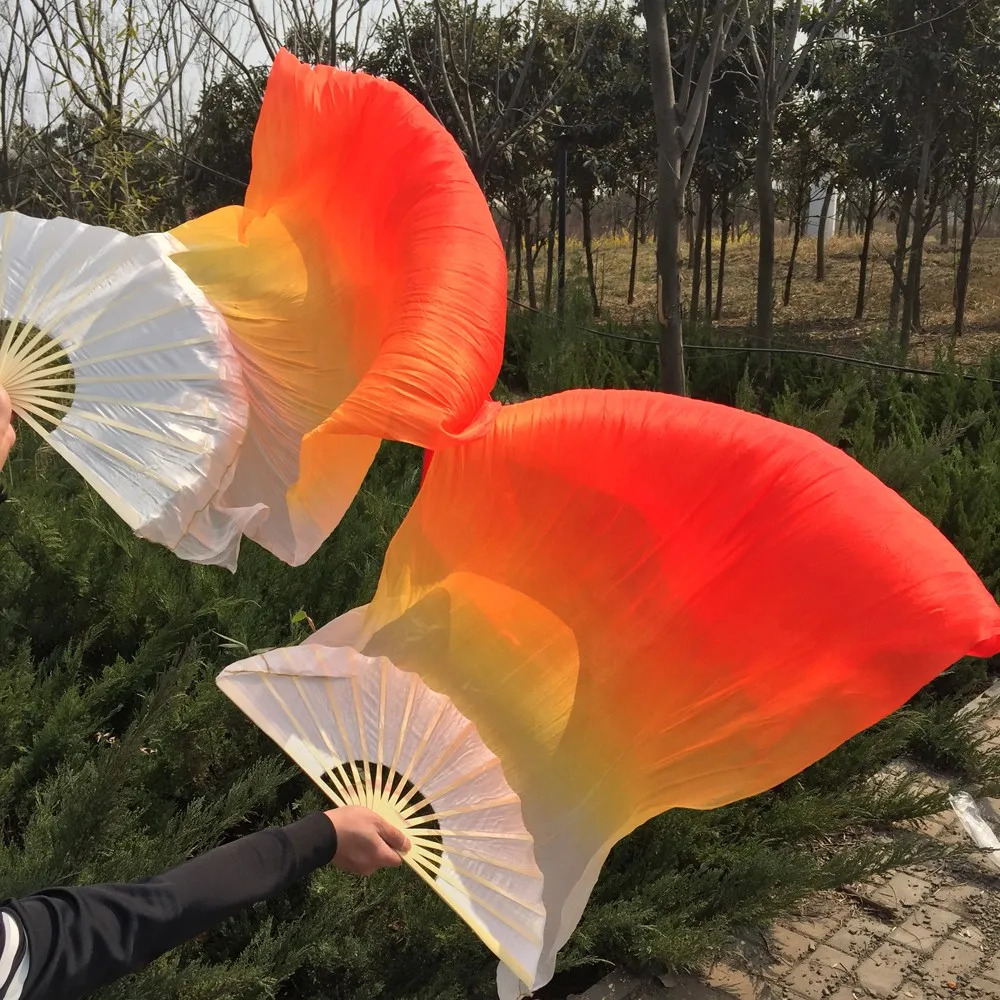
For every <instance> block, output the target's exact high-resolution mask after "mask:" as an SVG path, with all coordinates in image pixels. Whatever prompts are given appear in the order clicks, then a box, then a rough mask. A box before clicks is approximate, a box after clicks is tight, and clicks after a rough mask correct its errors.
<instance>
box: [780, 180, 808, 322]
mask: <svg viewBox="0 0 1000 1000" xmlns="http://www.w3.org/2000/svg"><path fill="white" fill-rule="evenodd" d="M810 193H811V192H810V190H809V187H808V185H806V186H804V187H803V188H802V193H801V194H800V195H799V203H798V204H797V205H796V206H795V218H794V219H793V221H792V227H793V228H792V252H791V254H790V255H789V257H788V271H787V272H786V274H785V292H784V294H783V295H782V297H781V303H782V305H784V306H787V305H788V303H789V301H790V300H791V298H792V279H793V278H794V277H795V258H796V257H797V256H798V253H799V240H800V239H801V238H802V216H803V215H805V213H806V210H807V208H806V206H808V205H809V195H810Z"/></svg>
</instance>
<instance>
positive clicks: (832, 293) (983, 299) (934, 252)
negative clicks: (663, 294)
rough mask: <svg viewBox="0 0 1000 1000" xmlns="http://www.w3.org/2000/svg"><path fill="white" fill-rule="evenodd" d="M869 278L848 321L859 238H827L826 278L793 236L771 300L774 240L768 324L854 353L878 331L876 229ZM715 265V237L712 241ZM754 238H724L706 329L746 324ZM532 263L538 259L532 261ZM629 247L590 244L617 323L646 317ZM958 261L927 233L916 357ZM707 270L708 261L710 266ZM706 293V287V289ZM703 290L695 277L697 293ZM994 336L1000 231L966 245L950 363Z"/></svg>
mask: <svg viewBox="0 0 1000 1000" xmlns="http://www.w3.org/2000/svg"><path fill="white" fill-rule="evenodd" d="M872 244H873V245H872V254H871V261H870V276H869V281H868V293H867V302H866V308H865V316H864V319H863V320H861V321H860V322H859V321H856V320H855V319H854V308H855V302H856V297H857V284H858V273H859V266H860V264H859V259H860V253H861V239H860V238H859V237H858V238H855V237H851V238H832V239H830V240H828V241H827V249H826V278H825V280H824V281H822V282H819V281H816V280H815V274H816V241H815V240H814V239H803V240H802V241H801V242H800V245H799V251H798V255H797V259H796V267H795V276H794V279H793V282H792V292H791V297H790V300H789V304H788V305H787V306H784V305H782V304H781V298H782V293H783V289H784V281H785V275H786V272H787V268H788V260H789V255H790V252H791V245H792V241H791V239H789V238H781V239H779V240H778V245H777V265H776V268H775V289H776V293H775V294H776V299H777V301H776V306H775V330H776V334H777V335H778V336H781V335H782V334H783V333H785V334H790V335H794V336H796V337H802V336H808V337H810V338H815V339H816V340H817V341H818V342H821V343H822V344H823V345H824V346H825V347H828V348H829V347H833V348H836V349H840V350H851V349H852V348H853V349H854V350H857V348H858V347H860V346H861V344H862V343H863V342H864V341H865V340H866V339H867V338H870V337H871V336H872V335H873V334H874V333H875V332H877V331H880V330H883V329H884V328H885V325H886V320H887V317H888V311H889V295H890V291H891V270H890V267H889V263H888V259H889V256H890V255H891V253H892V250H893V246H894V239H893V237H892V236H891V235H890V234H888V233H876V234H875V237H874V239H873V241H872ZM713 249H714V251H715V253H714V258H713V259H714V262H715V268H717V267H718V240H717V234H716V243H715V245H714V248H713ZM757 249H758V245H757V240H756V238H755V237H754V236H752V235H751V236H744V237H743V238H742V239H740V240H739V241H736V242H732V241H731V242H730V244H729V247H728V249H727V252H726V276H725V286H724V299H723V303H724V304H723V311H722V318H721V320H720V322H718V323H716V324H715V327H716V328H717V329H718V330H719V331H720V332H722V333H723V336H724V331H726V330H732V331H733V332H734V333H735V332H736V331H742V330H743V329H745V328H746V326H747V325H748V324H749V323H750V321H751V319H752V316H753V312H754V302H755V300H756V288H755V284H756V271H757ZM568 257H569V263H568V267H569V271H570V273H571V274H572V273H574V272H575V273H576V274H577V275H580V274H582V273H583V248H582V246H581V245H580V244H579V243H578V242H575V241H571V242H570V244H569V248H568ZM539 263H541V256H540V258H539ZM630 263H631V245H630V242H629V241H628V240H627V239H617V240H616V239H611V238H604V239H600V240H598V241H596V244H595V252H594V270H595V282H596V285H597V293H598V300H599V303H600V305H601V310H602V315H603V316H605V317H607V318H609V319H612V320H614V321H616V322H619V323H623V324H648V323H651V322H652V321H653V319H654V316H655V296H656V271H655V248H654V245H653V241H652V240H648V241H647V242H646V243H645V244H640V247H639V255H638V265H637V269H636V294H635V299H634V301H633V303H632V304H631V305H629V303H628V301H627V294H628V276H629V267H630ZM957 266H958V248H957V246H956V245H955V244H954V243H951V244H949V245H947V246H942V245H940V244H939V243H938V242H937V238H936V235H935V234H932V235H931V237H930V238H929V240H928V243H927V245H926V254H925V259H924V270H923V285H922V296H921V307H922V312H923V315H922V323H923V329H922V330H921V331H920V332H919V333H918V334H917V335H915V336H914V338H913V348H914V356H915V357H916V358H923V359H926V358H927V357H930V356H933V354H934V351H935V349H936V348H944V349H948V348H949V346H950V345H951V343H952V336H951V334H952V327H953V323H954V304H953V290H954V281H955V272H956V269H957ZM713 270H714V268H713ZM691 274H692V272H691V271H690V270H688V269H686V270H685V272H684V275H685V282H686V284H687V287H686V288H685V297H688V296H689V295H690V281H691ZM713 295H714V293H713ZM700 297H702V298H703V297H704V283H703V284H702V291H701V296H700ZM998 343H1000V238H992V239H987V238H981V239H979V240H978V241H977V242H976V244H975V246H974V248H973V267H972V275H971V279H970V286H969V293H968V299H967V305H966V333H965V335H964V336H963V337H962V338H960V339H959V340H957V342H955V345H954V347H955V356H956V359H957V360H959V361H974V360H975V359H976V358H978V357H980V356H981V355H982V353H983V352H984V350H986V349H989V348H990V347H992V346H995V345H996V344H998Z"/></svg>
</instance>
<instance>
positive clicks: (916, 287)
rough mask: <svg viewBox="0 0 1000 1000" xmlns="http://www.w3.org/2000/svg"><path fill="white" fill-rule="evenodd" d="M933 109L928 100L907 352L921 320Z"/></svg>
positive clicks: (906, 315)
mask: <svg viewBox="0 0 1000 1000" xmlns="http://www.w3.org/2000/svg"><path fill="white" fill-rule="evenodd" d="M933 127H934V111H933V105H931V104H930V103H928V105H927V109H926V111H925V113H924V129H923V132H924V135H923V143H922V144H921V149H920V169H919V171H918V173H917V192H916V197H915V198H914V199H913V240H912V245H911V247H910V263H909V269H908V270H907V274H906V288H905V289H904V290H903V316H902V319H901V320H900V324H899V346H900V347H901V348H902V349H903V350H904V351H905V350H907V349H908V348H909V346H910V333H911V332H912V331H913V329H914V327H915V325H916V323H917V322H918V315H919V313H918V310H919V308H920V307H919V304H918V302H919V296H920V276H921V270H922V268H921V265H922V264H923V259H924V238H925V236H926V235H927V219H926V218H925V215H926V211H927V184H928V181H929V179H930V169H931V140H932V139H933Z"/></svg>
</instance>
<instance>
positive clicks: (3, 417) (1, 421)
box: [0, 385, 17, 468]
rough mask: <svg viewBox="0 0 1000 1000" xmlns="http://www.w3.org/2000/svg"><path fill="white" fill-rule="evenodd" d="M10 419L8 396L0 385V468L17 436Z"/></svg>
mask: <svg viewBox="0 0 1000 1000" xmlns="http://www.w3.org/2000/svg"><path fill="white" fill-rule="evenodd" d="M11 419H12V412H11V408H10V397H9V396H8V395H7V392H6V390H5V389H4V387H3V386H2V385H0V468H2V467H3V463H4V462H6V461H7V456H8V455H9V454H10V449H11V448H13V447H14V441H15V440H16V438H17V435H16V434H15V433H14V427H13V425H12V424H11Z"/></svg>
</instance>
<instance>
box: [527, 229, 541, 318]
mask: <svg viewBox="0 0 1000 1000" xmlns="http://www.w3.org/2000/svg"><path fill="white" fill-rule="evenodd" d="M532 232H533V230H532V228H531V216H530V215H528V216H525V219H524V278H525V281H526V282H527V285H528V305H529V306H531V308H532V309H537V308H538V294H537V292H536V291H535V241H534V239H533V238H532V235H531V234H532Z"/></svg>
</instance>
